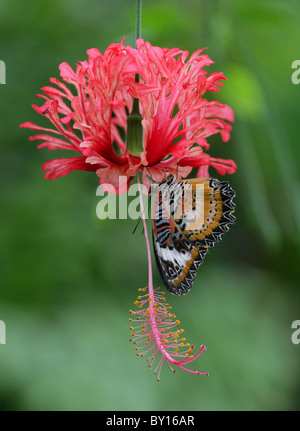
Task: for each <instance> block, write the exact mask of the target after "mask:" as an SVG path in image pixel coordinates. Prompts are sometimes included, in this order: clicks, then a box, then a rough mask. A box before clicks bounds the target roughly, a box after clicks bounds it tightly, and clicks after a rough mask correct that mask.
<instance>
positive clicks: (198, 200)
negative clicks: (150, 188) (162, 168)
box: [152, 175, 235, 295]
mask: <svg viewBox="0 0 300 431" xmlns="http://www.w3.org/2000/svg"><path fill="white" fill-rule="evenodd" d="M155 192H156V193H155V199H154V204H153V230H152V232H153V248H154V255H155V260H156V264H157V268H158V272H159V274H160V276H161V278H162V280H163V283H164V285H165V287H166V288H167V289H168V290H169V291H170V292H171V293H173V294H175V295H184V294H186V293H187V292H188V291H189V290H190V288H191V287H192V285H193V281H194V279H195V276H196V273H197V271H198V268H199V266H200V265H201V264H202V262H203V260H204V258H205V255H206V254H207V252H208V250H209V248H211V247H213V246H214V245H215V243H216V242H219V241H221V240H222V234H223V233H225V232H227V231H228V230H229V224H233V223H234V222H235V217H234V215H233V213H234V209H235V204H234V202H233V198H234V197H235V192H234V191H233V189H232V188H231V187H230V185H229V184H228V183H227V182H226V181H219V180H218V179H215V178H193V179H185V180H181V181H176V179H175V177H174V176H173V175H169V176H167V177H166V178H165V179H164V180H163V181H162V182H161V183H159V185H158V186H157V187H156V190H155Z"/></svg>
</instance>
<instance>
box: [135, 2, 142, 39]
mask: <svg viewBox="0 0 300 431" xmlns="http://www.w3.org/2000/svg"><path fill="white" fill-rule="evenodd" d="M141 23H142V0H136V21H135V40H137V39H140V37H141V28H142V25H141Z"/></svg>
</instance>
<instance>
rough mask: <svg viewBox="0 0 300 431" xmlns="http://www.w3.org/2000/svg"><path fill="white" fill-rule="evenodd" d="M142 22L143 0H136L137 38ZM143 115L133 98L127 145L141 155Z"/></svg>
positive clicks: (137, 79)
mask: <svg viewBox="0 0 300 431" xmlns="http://www.w3.org/2000/svg"><path fill="white" fill-rule="evenodd" d="M141 22H142V0H136V22H135V38H136V40H137V39H140V37H141ZM135 82H136V83H138V82H139V75H138V73H137V74H136V75H135ZM142 120H143V117H142V115H141V114H140V103H139V99H135V98H134V99H133V105H132V111H131V114H130V115H129V116H128V117H127V140H126V141H127V142H126V147H127V151H128V153H129V154H131V155H133V156H136V157H139V156H140V154H141V152H142V151H143V126H142Z"/></svg>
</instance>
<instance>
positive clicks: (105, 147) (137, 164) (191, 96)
mask: <svg viewBox="0 0 300 431" xmlns="http://www.w3.org/2000/svg"><path fill="white" fill-rule="evenodd" d="M202 52H203V49H201V50H198V51H195V52H194V53H193V54H192V55H191V56H190V57H189V53H188V52H187V51H182V50H180V49H178V48H173V49H167V48H159V47H155V46H152V45H151V44H150V43H149V42H144V41H143V40H142V39H138V40H137V48H132V47H130V46H125V45H124V40H123V41H122V42H121V43H115V44H111V45H109V47H108V48H107V49H106V50H105V52H104V54H101V52H100V51H98V50H97V49H90V50H88V51H87V54H88V61H81V62H79V64H77V66H76V71H74V70H73V69H72V68H71V67H70V66H69V65H68V64H67V63H62V64H61V65H60V67H59V69H60V75H61V78H62V80H63V81H64V82H61V81H59V80H57V79H55V78H51V79H50V83H51V84H54V85H55V86H56V87H53V86H46V87H43V88H42V94H38V95H37V96H38V97H39V98H43V99H45V102H44V104H43V105H42V106H37V105H32V106H33V108H34V109H35V110H36V111H37V112H38V113H39V114H41V115H43V116H44V117H46V118H48V119H49V120H50V122H51V123H52V127H51V128H45V127H40V126H38V125H35V124H32V123H30V122H26V123H24V124H22V125H21V127H28V128H30V129H33V130H36V131H40V132H41V133H40V134H37V135H35V136H32V137H31V138H30V139H31V140H41V141H43V142H42V143H41V144H39V146H38V148H43V147H46V148H48V149H49V150H56V149H62V150H71V151H74V152H75V153H77V156H76V157H70V158H68V159H66V158H58V159H53V160H50V161H48V162H46V163H44V166H43V171H44V172H45V177H46V178H47V179H55V178H58V177H60V176H62V175H66V174H68V173H69V172H71V171H73V170H78V169H79V170H86V171H95V172H96V174H97V175H98V176H99V177H100V181H101V183H109V184H112V185H113V186H114V187H116V188H117V187H118V185H119V177H120V176H122V177H124V178H125V182H124V184H123V185H122V187H121V190H119V192H124V191H126V189H127V188H128V186H129V184H130V181H131V180H132V178H134V177H135V176H136V174H137V172H138V171H141V172H142V173H143V182H144V184H146V185H149V182H148V177H147V174H150V175H151V177H152V178H153V179H154V180H155V181H161V180H162V179H163V178H164V177H165V173H166V172H167V173H173V174H176V175H177V177H178V178H179V179H180V178H181V177H186V176H187V175H188V174H189V173H190V171H191V169H192V168H193V167H200V170H199V172H198V176H199V175H201V176H203V175H204V174H205V176H208V167H209V166H212V167H214V168H215V169H216V170H217V171H218V173H219V174H221V175H224V174H225V173H234V172H235V169H236V165H235V163H234V161H233V160H223V159H216V158H212V157H210V156H209V154H207V153H206V152H204V150H207V149H209V144H208V142H207V138H208V137H209V136H211V135H214V134H216V133H220V135H221V137H222V139H223V141H224V142H226V141H227V140H228V139H229V137H230V131H231V125H230V122H232V121H233V119H234V117H233V112H232V110H231V108H230V107H229V106H227V105H223V104H221V103H219V102H216V101H208V100H206V99H205V98H204V97H203V96H204V94H205V93H206V92H212V91H218V90H219V87H220V86H222V85H223V83H222V81H223V80H224V79H226V78H225V77H224V75H223V73H212V74H211V75H207V72H206V71H205V70H204V69H203V68H204V67H205V66H209V65H210V64H211V63H212V60H211V59H210V58H209V57H208V56H207V55H206V54H203V53H202ZM137 75H138V76H139V81H138V82H136V81H137V80H135V76H137ZM66 84H71V85H72V86H73V88H72V90H71V89H70V88H69V86H67V85H66ZM134 99H136V100H137V101H138V102H139V109H140V113H141V115H142V118H143V119H142V122H141V124H142V136H143V139H142V142H141V143H140V144H139V145H140V149H139V151H131V147H130V145H131V142H126V135H127V124H128V118H129V113H130V112H131V111H132V107H133V101H134Z"/></svg>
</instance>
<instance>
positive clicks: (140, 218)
mask: <svg viewBox="0 0 300 431" xmlns="http://www.w3.org/2000/svg"><path fill="white" fill-rule="evenodd" d="M150 198H151V196H148V202H147V204H146V206H145V211H146V210H147V209H148V207H149V201H150ZM141 220H142V217H139V219H138V222H137V224H136V225H135V228H134V229H133V231H132V235H134V234H135V232H136V230H137V228H138V226H139V224H140V222H141ZM143 233H144V228H143V230H142V235H143Z"/></svg>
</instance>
